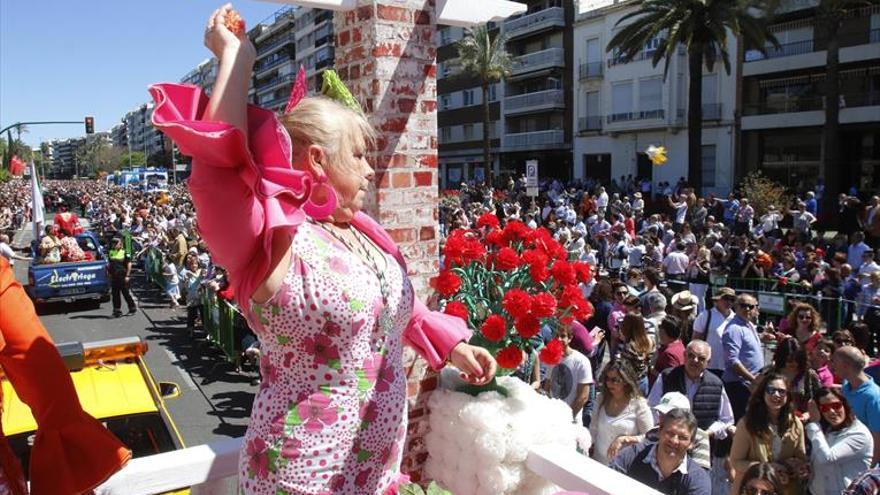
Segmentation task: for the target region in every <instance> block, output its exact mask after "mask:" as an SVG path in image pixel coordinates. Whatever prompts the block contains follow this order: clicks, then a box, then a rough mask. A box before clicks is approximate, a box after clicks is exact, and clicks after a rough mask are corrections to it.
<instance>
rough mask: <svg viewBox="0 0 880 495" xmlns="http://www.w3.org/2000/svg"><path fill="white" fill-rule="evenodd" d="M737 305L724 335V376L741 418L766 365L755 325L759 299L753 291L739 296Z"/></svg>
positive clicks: (732, 401)
mask: <svg viewBox="0 0 880 495" xmlns="http://www.w3.org/2000/svg"><path fill="white" fill-rule="evenodd" d="M735 307H736V309H735V315H734V317H733V319H731V320H730V322H728V324H727V326H726V328H725V330H724V335H723V336H722V339H721V340H722V345H723V346H724V365H725V369H724V374H723V375H722V380H723V381H724V388H725V389H726V390H727V394H728V396H729V397H730V402H731V405H732V406H733V415H734V417H735V418H736V419H737V421H739V418H741V417H742V416H743V415H744V414H745V411H746V405H747V404H748V401H749V395H750V394H751V390H750V389H751V385H752V383H753V382H754V381H755V378H756V377H757V374H758V372H760V371H761V369H762V368H764V348H763V347H762V345H761V339H760V337H759V336H758V330H757V328H756V327H755V320H756V319H757V317H758V301H757V300H756V299H755V298H754V297H752V296H751V295H749V294H742V295H740V296H739V297H737V299H736V306H735Z"/></svg>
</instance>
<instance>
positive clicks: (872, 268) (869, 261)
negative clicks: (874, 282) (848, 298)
mask: <svg viewBox="0 0 880 495" xmlns="http://www.w3.org/2000/svg"><path fill="white" fill-rule="evenodd" d="M874 272H880V265H878V264H877V262H876V261H874V250H873V249H870V248H869V249H866V250H865V251H864V252H863V253H862V266H860V267H859V283H861V284H867V283H869V282H870V277H871V274H872V273H874Z"/></svg>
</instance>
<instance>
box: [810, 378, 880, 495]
mask: <svg viewBox="0 0 880 495" xmlns="http://www.w3.org/2000/svg"><path fill="white" fill-rule="evenodd" d="M815 397H816V400H813V401H810V403H809V413H810V422H809V423H807V427H806V430H807V437H808V438H809V439H810V443H811V444H812V446H813V450H812V453H811V455H810V457H811V459H810V461H811V466H810V467H811V469H812V471H813V473H812V480H811V481H810V493H811V494H812V495H832V494H834V495H838V494H840V493H841V492H843V490H844V489H845V488H846V487H847V486H849V484H850V482H851V481H852V480H853V478H855V477H856V476H858V475H859V474H861V473H862V472H864V471H865V470H866V469H868V468H870V467H871V457H872V455H873V452H874V440H873V438H872V437H871V432H870V431H868V427H866V426H865V425H864V424H862V423H861V422H860V421H859V420H858V419H856V416H855V414H853V411H852V409H851V408H850V407H849V403H848V402H847V400H846V398H844V396H843V395H842V394H841V393H840V392H838V391H837V390H836V389H829V388H821V389H819V391H818V392H816V395H815Z"/></svg>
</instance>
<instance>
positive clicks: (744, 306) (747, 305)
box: [739, 303, 758, 311]
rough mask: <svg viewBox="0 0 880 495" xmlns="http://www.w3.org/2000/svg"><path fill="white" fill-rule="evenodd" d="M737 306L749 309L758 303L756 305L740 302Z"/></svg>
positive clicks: (755, 306) (755, 305)
mask: <svg viewBox="0 0 880 495" xmlns="http://www.w3.org/2000/svg"><path fill="white" fill-rule="evenodd" d="M739 307H741V308H744V309H747V310H749V311H751V310H753V309H755V308H757V307H758V305H757V304H746V303H740V304H739Z"/></svg>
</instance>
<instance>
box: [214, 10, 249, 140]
mask: <svg viewBox="0 0 880 495" xmlns="http://www.w3.org/2000/svg"><path fill="white" fill-rule="evenodd" d="M231 12H232V5H231V4H228V3H227V4H226V5H224V6H222V7H220V8H219V9H217V10H215V11H214V13H213V14H211V17H210V19H208V26H207V28H206V29H205V46H206V47H208V49H209V50H211V52H212V53H214V55H215V56H216V57H217V60H219V61H220V64H219V67H218V69H217V79H216V81H215V82H214V91H213V93H212V94H211V100H210V102H209V103H208V108H207V110H206V111H205V120H216V121H222V122H226V123H228V124H231V125H232V126H234V127H235V128H237V129H238V130H240V131H241V132H242V133H243V134H244V136H245V138H247V134H248V133H247V94H248V86H249V84H250V79H251V72H252V71H253V68H254V60H255V59H256V56H257V53H256V50H255V49H254V45H253V44H252V43H251V41H250V39H248V37H247V35H246V33H241V34H239V35H236V34H234V33H233V32H232V31H230V30H229V29H228V28H227V27H226V25H225V20H226V16H227V15H229V14H230V13H231Z"/></svg>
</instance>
